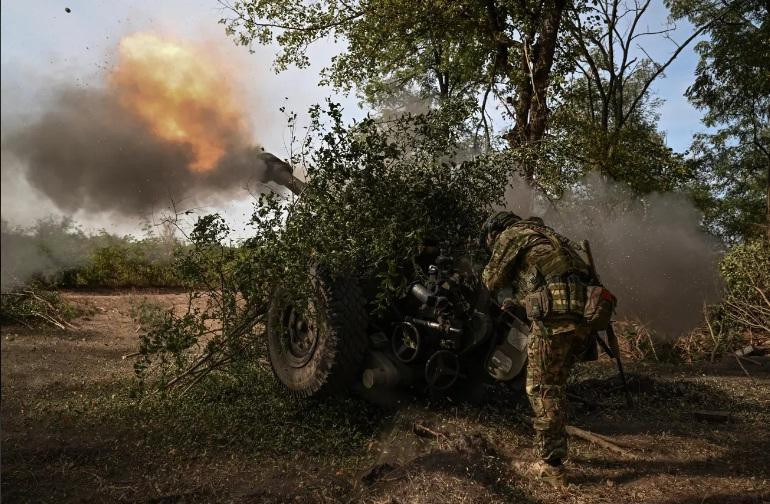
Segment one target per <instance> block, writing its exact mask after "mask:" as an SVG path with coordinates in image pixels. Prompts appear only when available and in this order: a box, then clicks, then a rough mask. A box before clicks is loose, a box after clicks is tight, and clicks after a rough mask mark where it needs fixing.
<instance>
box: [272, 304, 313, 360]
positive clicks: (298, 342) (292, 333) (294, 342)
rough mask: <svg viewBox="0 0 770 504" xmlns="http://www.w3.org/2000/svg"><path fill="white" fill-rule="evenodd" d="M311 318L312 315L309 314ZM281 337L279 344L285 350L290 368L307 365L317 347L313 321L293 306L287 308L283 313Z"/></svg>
mask: <svg viewBox="0 0 770 504" xmlns="http://www.w3.org/2000/svg"><path fill="white" fill-rule="evenodd" d="M309 315H311V316H312V313H309ZM282 322H283V337H282V338H281V342H282V344H283V346H284V349H285V350H286V356H287V357H288V361H289V362H288V363H289V365H290V366H292V367H302V366H304V365H305V364H307V363H308V362H309V361H310V359H311V358H312V357H313V354H314V353H315V349H316V346H317V345H318V330H317V327H316V325H315V323H314V322H313V320H312V319H311V320H308V318H307V317H306V314H302V313H301V312H299V311H298V310H297V309H296V308H295V307H294V306H288V307H286V309H285V310H284V313H283V320H282Z"/></svg>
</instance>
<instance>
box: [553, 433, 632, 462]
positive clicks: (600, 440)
mask: <svg viewBox="0 0 770 504" xmlns="http://www.w3.org/2000/svg"><path fill="white" fill-rule="evenodd" d="M566 429H567V434H569V435H570V436H573V437H577V438H580V439H583V440H585V441H589V442H591V443H594V444H597V445H599V446H601V447H602V448H606V449H608V450H610V451H613V452H615V453H617V454H619V455H623V456H624V457H628V458H631V459H637V458H638V457H637V456H636V454H634V453H631V452H630V451H628V450H626V449H625V448H621V447H620V446H618V445H616V444H615V443H613V442H612V441H610V440H608V439H606V438H605V437H604V436H599V435H597V434H594V433H593V432H589V431H587V430H583V429H580V428H578V427H575V426H574V425H568V426H567V427H566Z"/></svg>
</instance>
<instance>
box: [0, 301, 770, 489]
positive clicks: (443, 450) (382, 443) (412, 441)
mask: <svg viewBox="0 0 770 504" xmlns="http://www.w3.org/2000/svg"><path fill="white" fill-rule="evenodd" d="M65 296H66V298H67V299H68V300H70V301H71V302H74V303H77V304H79V305H81V306H84V307H86V308H88V309H87V310H86V312H87V313H88V314H87V315H84V316H83V317H81V318H79V319H77V320H75V321H74V323H75V325H76V326H77V327H78V329H77V330H76V331H59V330H49V329H43V330H31V329H26V328H20V327H3V328H2V454H1V456H2V495H3V498H4V500H5V501H6V502H84V501H85V502H116V501H128V502H164V503H172V502H276V503H277V502H317V503H324V502H367V503H413V502H415V503H450V502H500V503H504V502H522V503H556V502H560V503H561V502H572V503H589V502H607V503H615V502H650V503H661V504H663V503H675V502H676V503H692V504H696V503H704V504H716V503H761V502H770V456H768V453H770V429H768V428H767V426H768V425H770V369H768V368H767V367H763V366H760V365H752V364H746V365H745V366H744V367H745V368H746V369H742V368H741V367H740V366H739V365H738V363H737V361H735V362H733V361H730V360H728V361H726V362H723V363H717V364H708V365H700V366H687V367H676V366H671V365H664V364H642V363H636V364H634V363H629V366H628V367H629V368H630V371H631V373H632V374H634V375H635V376H637V377H638V378H637V379H636V380H634V387H635V394H634V395H635V399H636V404H635V406H634V407H633V408H631V409H629V408H627V407H625V405H624V402H623V395H622V393H621V392H620V390H618V388H617V386H616V385H615V384H614V381H613V380H612V376H613V370H612V367H611V365H610V363H608V362H598V363H595V364H591V365H586V366H582V367H581V368H580V369H579V370H578V373H577V376H576V377H575V382H574V384H573V385H572V387H571V389H570V390H571V392H573V393H574V394H576V395H578V396H580V397H583V398H584V399H587V401H586V402H587V403H592V404H586V403H585V402H577V401H576V402H575V403H574V404H573V405H572V410H573V411H572V414H571V423H573V424H574V425H578V426H580V427H581V428H583V429H588V430H590V431H592V432H596V433H600V434H603V435H605V436H609V437H610V438H611V439H612V440H613V441H615V442H616V443H617V444H619V445H621V446H623V447H624V448H627V449H628V450H629V451H631V452H633V453H634V454H636V455H637V458H636V459H631V458H628V457H624V456H622V455H617V454H615V453H613V452H609V451H607V450H605V449H604V448H601V447H598V446H595V445H593V444H588V443H586V442H584V441H581V440H573V442H572V448H571V450H572V451H571V459H570V462H569V464H570V467H571V468H572V477H571V485H570V486H569V487H567V488H565V489H558V490H557V489H552V488H551V487H548V486H546V485H544V484H541V483H537V482H533V481H528V480H526V479H524V478H522V477H520V476H519V475H517V474H516V473H515V472H514V471H513V470H512V469H511V468H510V467H511V462H513V461H515V460H527V459H528V457H529V449H530V442H531V441H530V436H531V431H530V430H529V427H527V426H526V425H525V424H524V423H522V422H521V420H520V415H521V414H526V409H525V408H526V406H525V402H524V401H522V400H521V399H520V398H517V397H516V395H515V394H514V393H512V392H510V391H507V390H501V389H495V390H493V391H491V392H490V394H489V397H488V398H487V400H486V401H485V402H483V403H481V404H477V405H472V404H453V403H451V402H441V403H438V404H430V403H428V402H427V401H424V400H423V401H417V402H415V403H412V404H411V405H409V406H408V407H404V408H402V409H401V410H399V411H382V410H377V409H376V408H373V407H371V406H366V405H364V404H362V403H361V402H360V401H357V400H355V399H348V400H345V401H343V402H340V401H336V400H335V401H331V402H320V403H319V402H310V403H301V404H297V403H291V402H288V401H287V402H282V401H283V399H282V396H281V394H280V391H278V390H276V389H275V387H273V386H272V385H271V383H272V381H271V377H270V375H269V372H268V370H264V372H263V373H262V374H261V375H259V376H258V377H257V378H255V381H254V385H251V384H246V385H245V386H244V385H243V384H235V385H229V384H225V385H223V386H220V387H218V388H215V389H212V390H214V392H210V393H209V392H207V393H206V394H204V395H202V396H201V397H203V399H202V400H201V401H198V402H195V403H189V404H188V403H184V407H179V408H176V407H174V406H173V404H175V403H173V401H172V406H164V405H165V404H166V403H164V402H163V401H159V400H153V399H144V398H143V397H142V396H141V395H140V394H138V392H137V387H136V382H135V380H134V378H133V360H132V359H131V358H128V359H123V358H122V357H123V356H125V355H128V354H131V353H133V352H135V351H136V350H137V344H138V338H137V327H136V325H135V323H134V322H133V319H132V315H131V313H132V308H133V307H135V306H137V305H138V304H139V303H141V302H143V301H146V300H149V301H150V302H153V303H158V304H161V305H163V306H179V307H183V306H185V305H186V303H187V297H186V296H185V295H184V294H180V293H168V292H150V291H144V292H142V291H136V292H113V293H108V292H99V293H84V292H73V293H66V294H65ZM746 366H748V367H746ZM244 390H253V395H252V396H251V397H244V396H248V395H249V393H248V392H247V393H244V392H243V391H244ZM180 404H182V403H180ZM701 410H716V411H723V412H726V417H724V418H723V417H717V418H715V419H712V420H707V419H704V417H703V416H699V415H698V414H697V412H698V411H701ZM514 412H518V413H514ZM715 420H718V421H715ZM415 424H418V425H420V426H422V427H424V428H425V429H427V431H428V432H431V433H434V434H435V435H427V436H426V435H425V434H424V432H423V433H421V434H420V435H418V434H415V429H414V426H415Z"/></svg>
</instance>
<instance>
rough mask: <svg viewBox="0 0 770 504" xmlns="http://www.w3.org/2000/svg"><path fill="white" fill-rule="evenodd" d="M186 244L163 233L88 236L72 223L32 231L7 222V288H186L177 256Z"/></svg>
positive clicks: (42, 223) (47, 223)
mask: <svg viewBox="0 0 770 504" xmlns="http://www.w3.org/2000/svg"><path fill="white" fill-rule="evenodd" d="M181 248H183V244H182V243H181V242H180V240H178V239H177V237H176V236H175V235H174V234H173V233H172V232H171V230H170V229H167V228H165V227H164V228H162V229H161V233H160V234H156V233H155V230H154V229H153V227H150V226H148V227H147V228H146V236H144V237H143V238H136V237H134V236H131V235H126V236H115V235H112V234H110V233H107V232H106V231H101V232H99V233H87V232H85V231H83V230H82V229H81V228H80V227H78V226H77V225H76V224H75V223H74V221H72V220H71V219H68V218H62V219H56V218H49V219H43V220H39V221H38V222H37V223H35V224H34V225H33V226H31V227H27V228H22V227H12V226H10V225H9V224H8V223H7V222H6V221H2V262H3V268H2V289H3V290H4V291H6V290H11V289H14V288H21V287H23V286H25V285H31V284H37V285H43V286H46V287H48V288H78V287H99V288H101V287H107V288H123V287H181V286H182V285H183V284H182V279H181V277H180V275H179V274H178V272H177V270H176V263H175V253H176V252H177V251H178V250H179V249H181Z"/></svg>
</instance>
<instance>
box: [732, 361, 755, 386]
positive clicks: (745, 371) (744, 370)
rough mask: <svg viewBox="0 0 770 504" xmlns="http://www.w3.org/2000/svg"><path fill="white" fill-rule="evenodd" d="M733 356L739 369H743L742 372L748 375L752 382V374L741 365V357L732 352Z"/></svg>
mask: <svg viewBox="0 0 770 504" xmlns="http://www.w3.org/2000/svg"><path fill="white" fill-rule="evenodd" d="M733 356H734V357H735V362H737V363H738V365H739V366H740V367H741V369H742V370H743V372H744V373H746V376H748V377H749V380H751V382H752V383H754V377H753V376H751V375H750V374H749V372H748V371H747V370H746V367H745V366H744V365H743V362H741V357H739V356H738V355H736V354H733Z"/></svg>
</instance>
